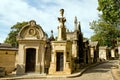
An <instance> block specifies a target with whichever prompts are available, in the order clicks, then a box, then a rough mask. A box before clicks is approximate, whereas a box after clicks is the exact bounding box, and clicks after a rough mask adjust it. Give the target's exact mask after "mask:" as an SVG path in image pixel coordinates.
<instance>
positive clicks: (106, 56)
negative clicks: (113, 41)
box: [99, 46, 109, 60]
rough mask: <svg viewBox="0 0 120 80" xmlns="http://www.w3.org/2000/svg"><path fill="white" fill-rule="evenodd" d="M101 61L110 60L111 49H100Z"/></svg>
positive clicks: (103, 47) (104, 47)
mask: <svg viewBox="0 0 120 80" xmlns="http://www.w3.org/2000/svg"><path fill="white" fill-rule="evenodd" d="M99 59H100V60H108V59H109V49H108V47H107V46H100V47H99Z"/></svg>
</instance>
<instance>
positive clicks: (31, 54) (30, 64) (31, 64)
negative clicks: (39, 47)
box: [25, 48, 36, 72]
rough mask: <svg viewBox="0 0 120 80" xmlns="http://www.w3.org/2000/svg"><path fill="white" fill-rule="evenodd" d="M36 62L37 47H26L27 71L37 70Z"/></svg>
mask: <svg viewBox="0 0 120 80" xmlns="http://www.w3.org/2000/svg"><path fill="white" fill-rule="evenodd" d="M35 64H36V49H34V48H28V49H26V65H25V72H35Z"/></svg>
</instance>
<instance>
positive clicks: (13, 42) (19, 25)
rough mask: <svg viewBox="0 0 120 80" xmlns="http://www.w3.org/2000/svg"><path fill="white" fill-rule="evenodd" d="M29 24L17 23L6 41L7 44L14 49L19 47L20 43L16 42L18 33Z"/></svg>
mask: <svg viewBox="0 0 120 80" xmlns="http://www.w3.org/2000/svg"><path fill="white" fill-rule="evenodd" d="M27 23H28V22H21V23H20V22H18V23H16V24H15V25H13V26H12V27H11V31H10V33H9V34H8V37H7V38H6V39H5V41H4V42H5V43H9V44H11V45H12V46H13V47H17V46H18V43H17V40H16V36H17V34H18V32H19V31H20V29H21V28H22V27H23V26H25V25H26V24H27Z"/></svg>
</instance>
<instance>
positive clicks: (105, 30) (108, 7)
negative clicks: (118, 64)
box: [90, 0, 120, 47]
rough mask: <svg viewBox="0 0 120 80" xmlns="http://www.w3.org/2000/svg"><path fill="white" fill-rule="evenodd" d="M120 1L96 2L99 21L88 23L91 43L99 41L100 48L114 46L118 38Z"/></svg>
mask: <svg viewBox="0 0 120 80" xmlns="http://www.w3.org/2000/svg"><path fill="white" fill-rule="evenodd" d="M119 3H120V1H119V0H98V4H99V5H98V8H97V9H98V10H99V11H100V12H101V14H99V19H98V20H96V21H93V22H91V23H90V26H91V29H92V30H94V35H93V36H92V37H91V41H99V43H100V45H101V46H105V45H107V46H112V47H114V46H115V45H116V41H117V39H118V38H119V37H120V5H119Z"/></svg>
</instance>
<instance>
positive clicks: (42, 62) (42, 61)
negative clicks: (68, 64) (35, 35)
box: [41, 45, 46, 74]
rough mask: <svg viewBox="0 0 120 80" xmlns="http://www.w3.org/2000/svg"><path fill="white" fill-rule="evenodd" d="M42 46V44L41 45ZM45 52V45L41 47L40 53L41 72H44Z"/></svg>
mask: <svg viewBox="0 0 120 80" xmlns="http://www.w3.org/2000/svg"><path fill="white" fill-rule="evenodd" d="M43 46H44V45H43ZM45 52H46V47H45V46H44V47H43V53H42V59H41V68H42V69H41V74H45Z"/></svg>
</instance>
